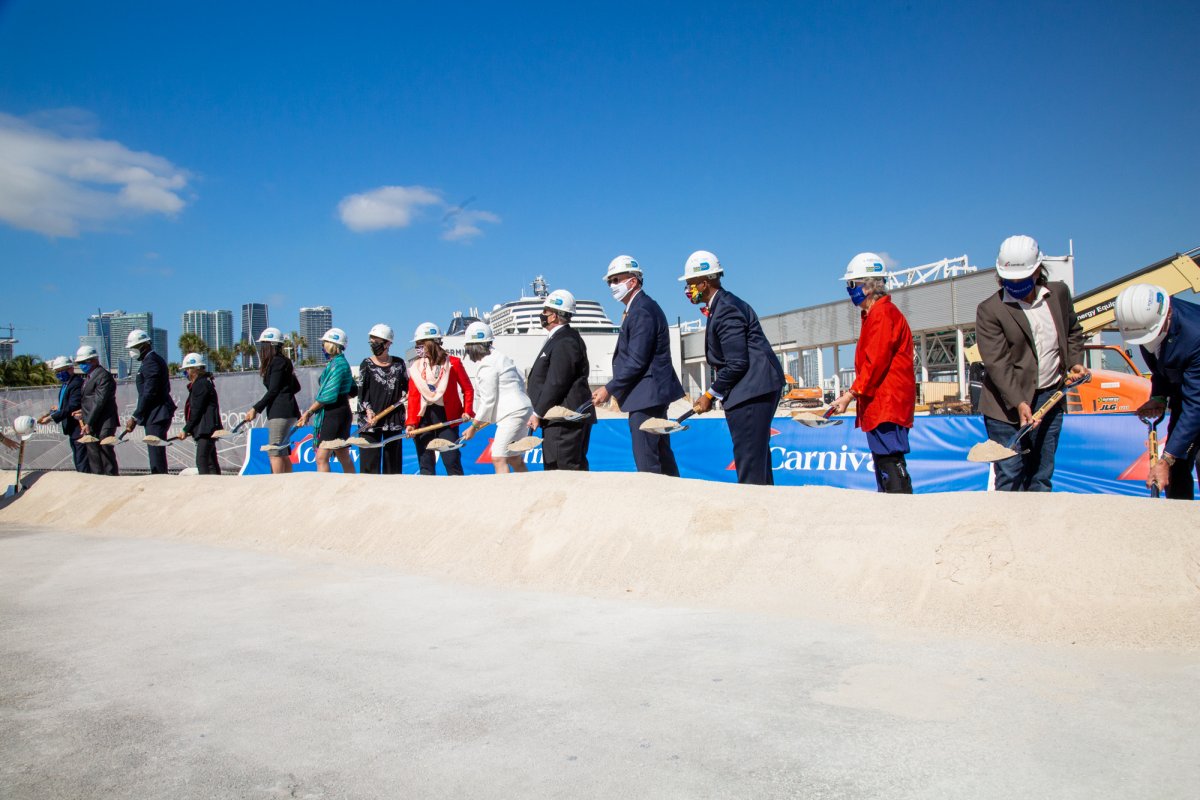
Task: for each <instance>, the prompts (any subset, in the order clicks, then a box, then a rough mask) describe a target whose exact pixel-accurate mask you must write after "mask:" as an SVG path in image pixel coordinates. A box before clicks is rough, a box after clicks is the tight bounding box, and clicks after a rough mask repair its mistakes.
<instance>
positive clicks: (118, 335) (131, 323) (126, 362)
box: [108, 311, 154, 378]
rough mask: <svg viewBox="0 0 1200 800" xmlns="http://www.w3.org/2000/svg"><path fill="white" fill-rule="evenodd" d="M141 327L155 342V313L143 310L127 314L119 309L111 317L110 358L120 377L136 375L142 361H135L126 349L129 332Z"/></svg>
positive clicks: (113, 368) (115, 372)
mask: <svg viewBox="0 0 1200 800" xmlns="http://www.w3.org/2000/svg"><path fill="white" fill-rule="evenodd" d="M135 329H141V330H143V331H146V332H147V333H149V334H150V341H151V344H153V342H154V314H152V313H151V312H149V311H143V312H141V313H139V314H126V313H125V312H123V311H118V312H116V313H114V314H112V315H111V316H110V317H109V335H108V348H109V351H108V352H109V356H108V357H109V359H110V361H111V362H112V365H113V366H112V368H111V369H112V370H113V373H114V374H115V375H116V376H117V377H118V378H128V377H130V376H132V375H136V374H137V371H138V369H139V368H140V367H141V364H142V362H140V361H134V360H133V359H132V358H130V357H129V351H128V350H126V349H125V340H126V339H128V338H129V332H130V331H133V330H135Z"/></svg>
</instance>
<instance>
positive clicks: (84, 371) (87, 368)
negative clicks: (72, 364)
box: [79, 364, 92, 375]
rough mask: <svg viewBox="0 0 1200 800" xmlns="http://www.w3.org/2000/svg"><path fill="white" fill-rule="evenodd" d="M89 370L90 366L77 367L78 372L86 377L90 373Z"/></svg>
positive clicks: (81, 365)
mask: <svg viewBox="0 0 1200 800" xmlns="http://www.w3.org/2000/svg"><path fill="white" fill-rule="evenodd" d="M91 369H92V365H91V364H80V365H79V371H80V372H82V373H83V374H84V375H87V374H88V372H90V371H91Z"/></svg>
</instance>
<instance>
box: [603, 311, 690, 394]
mask: <svg viewBox="0 0 1200 800" xmlns="http://www.w3.org/2000/svg"><path fill="white" fill-rule="evenodd" d="M612 371H613V376H612V380H611V381H609V382H608V386H606V387H605V388H606V389H608V393H609V394H611V395H612V396H613V397H615V398H617V402H618V403H620V405H621V410H622V411H625V412H627V413H628V412H631V411H642V410H644V409H647V408H655V407H658V406H665V405H670V403H671V402H673V401H675V400H678V399H679V398H681V397H683V384H681V383H680V382H679V378H678V376H676V375H675V369H674V367H672V366H671V339H670V329H669V327H668V326H667V315H666V314H664V313H663V310H662V307H661V306H659V304H658V303H656V302H654V300H652V299H651V298H650V296H649V295H647V294H646V293H645V292H644V291H641V292H638V293H637V295H636V296H635V297H634V298H633V300H632V301H631V302H630V303H629V308H628V309H627V310H626V313H625V319H624V320H623V321H622V322H621V332H620V334H618V335H617V349H616V350H614V351H613V366H612Z"/></svg>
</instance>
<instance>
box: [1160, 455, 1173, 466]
mask: <svg viewBox="0 0 1200 800" xmlns="http://www.w3.org/2000/svg"><path fill="white" fill-rule="evenodd" d="M1160 460H1161V461H1164V462H1166V465H1167V466H1168V467H1173V466H1175V456H1173V455H1171V454H1170V453H1163V454H1162V458H1161V459H1160Z"/></svg>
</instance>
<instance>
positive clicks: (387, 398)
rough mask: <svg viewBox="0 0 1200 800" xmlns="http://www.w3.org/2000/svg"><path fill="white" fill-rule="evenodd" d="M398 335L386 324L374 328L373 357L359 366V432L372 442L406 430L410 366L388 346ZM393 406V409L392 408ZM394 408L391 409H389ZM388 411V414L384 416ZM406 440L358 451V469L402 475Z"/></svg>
mask: <svg viewBox="0 0 1200 800" xmlns="http://www.w3.org/2000/svg"><path fill="white" fill-rule="evenodd" d="M394 338H395V334H394V333H393V332H392V329H391V327H389V326H387V325H382V324H380V325H376V326H375V327H373V328H371V333H370V343H371V356H370V358H364V359H363V361H362V364H360V365H359V367H358V380H359V392H358V431H359V435H360V436H362V437H363V438H364V439H366V440H367V441H369V442H379V441H382V440H383V439H390V438H392V437H394V436H398V435H399V434H401V433H403V432H404V405H403V401H404V395H405V394H406V393H407V391H408V367H407V366H405V364H404V359H402V358H394V357H393V356H392V355H391V353H390V352H389V349H390V348H391V346H392V340H393V339H394ZM393 406H394V408H393ZM389 408H391V409H392V410H391V411H388V409H389ZM384 412H387V413H386V416H383V415H384ZM403 446H404V440H403V439H397V440H396V441H394V442H389V443H388V444H385V445H384V446H383V447H382V448H378V449H375V448H367V449H360V450H359V451H358V460H359V471H360V472H362V474H364V475H399V474H400V473H401V472H402V471H403V456H404V451H403Z"/></svg>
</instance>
